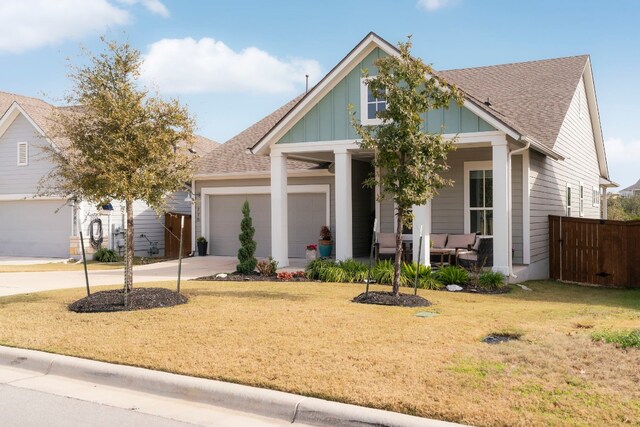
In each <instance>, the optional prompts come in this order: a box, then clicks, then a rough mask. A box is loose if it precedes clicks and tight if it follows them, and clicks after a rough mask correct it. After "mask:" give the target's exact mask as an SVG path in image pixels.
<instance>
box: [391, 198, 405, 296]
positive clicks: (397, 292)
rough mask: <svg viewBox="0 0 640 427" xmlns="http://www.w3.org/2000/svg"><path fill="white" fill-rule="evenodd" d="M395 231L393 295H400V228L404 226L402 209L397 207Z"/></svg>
mask: <svg viewBox="0 0 640 427" xmlns="http://www.w3.org/2000/svg"><path fill="white" fill-rule="evenodd" d="M396 218H397V227H398V228H397V231H396V259H395V263H394V265H393V267H394V272H393V295H395V296H398V295H400V268H401V266H402V228H403V227H404V209H401V208H398V214H397V216H396Z"/></svg>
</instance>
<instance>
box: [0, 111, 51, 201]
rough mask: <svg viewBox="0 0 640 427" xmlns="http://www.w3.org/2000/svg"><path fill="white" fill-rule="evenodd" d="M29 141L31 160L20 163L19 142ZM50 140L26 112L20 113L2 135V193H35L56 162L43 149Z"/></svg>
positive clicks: (0, 141)
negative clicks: (37, 128)
mask: <svg viewBox="0 0 640 427" xmlns="http://www.w3.org/2000/svg"><path fill="white" fill-rule="evenodd" d="M19 142H27V143H28V145H29V148H28V154H29V164H28V165H26V166H18V165H17V163H18V161H17V160H18V158H17V153H18V143H19ZM48 145H49V142H48V141H47V140H46V139H44V138H42V137H41V136H40V135H39V134H38V133H37V131H36V129H35V128H34V127H33V126H32V125H31V123H29V121H28V120H27V119H26V118H25V117H24V116H23V115H22V114H20V115H18V116H17V117H16V119H15V120H14V121H13V123H12V124H11V125H10V126H9V128H8V129H7V130H6V132H5V133H4V134H3V135H2V136H1V137H0V194H35V193H36V192H37V191H38V183H39V181H40V178H41V177H42V176H44V175H45V174H47V173H48V172H49V171H50V170H51V169H52V167H53V166H52V163H51V161H50V160H49V159H48V158H47V155H46V153H44V152H43V151H42V147H43V146H48Z"/></svg>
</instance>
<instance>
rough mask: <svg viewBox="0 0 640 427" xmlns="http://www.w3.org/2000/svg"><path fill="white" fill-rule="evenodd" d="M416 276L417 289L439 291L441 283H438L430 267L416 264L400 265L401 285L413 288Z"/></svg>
mask: <svg viewBox="0 0 640 427" xmlns="http://www.w3.org/2000/svg"><path fill="white" fill-rule="evenodd" d="M416 274H417V276H418V288H420V289H440V288H442V283H440V282H439V281H438V278H437V276H436V274H435V273H434V272H433V271H432V270H431V267H430V266H427V265H423V264H420V266H418V263H415V262H414V263H411V264H407V263H406V262H405V263H403V264H402V276H403V277H404V280H403V284H404V285H406V286H409V287H412V286H414V284H415V282H416Z"/></svg>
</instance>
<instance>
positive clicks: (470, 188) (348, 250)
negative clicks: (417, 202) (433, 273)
mask: <svg viewBox="0 0 640 427" xmlns="http://www.w3.org/2000/svg"><path fill="white" fill-rule="evenodd" d="M445 137H450V138H453V137H454V135H445ZM456 148H457V150H456V151H454V152H452V153H450V155H449V161H448V163H449V165H450V169H449V170H448V171H447V172H446V173H445V174H444V175H445V176H446V177H447V178H449V179H451V180H452V181H453V182H454V183H453V186H451V187H446V188H443V189H442V190H441V191H440V194H438V196H436V197H435V198H434V199H433V200H431V201H430V202H429V203H427V204H425V205H422V206H414V207H413V213H414V223H413V228H412V229H411V230H406V231H405V233H407V234H406V236H405V239H407V240H411V241H412V242H413V246H414V247H416V248H417V247H418V241H419V233H420V229H422V232H423V236H424V239H425V240H424V242H429V240H430V239H429V235H430V234H431V233H434V234H463V233H479V234H480V235H483V236H491V237H492V238H493V242H494V243H493V269H494V270H495V271H499V272H501V273H503V274H505V275H508V274H513V265H514V264H521V265H522V264H524V265H527V264H529V250H530V244H529V206H528V200H529V153H528V150H527V149H524V148H523V144H522V143H518V142H516V141H514V140H511V139H510V138H509V137H508V136H506V135H505V134H504V133H502V132H498V131H491V132H477V133H467V134H461V135H459V137H458V139H457V142H456ZM270 157H271V183H270V185H271V219H272V221H271V236H272V240H271V245H272V246H271V253H272V255H273V257H274V258H275V259H276V260H277V261H278V263H279V265H280V266H287V265H289V253H288V246H289V245H288V242H289V236H288V230H289V218H288V215H287V212H288V198H287V183H288V176H287V169H286V159H287V158H291V159H300V160H312V161H315V162H318V163H325V164H328V165H329V170H330V171H331V172H333V174H334V185H332V188H331V193H332V194H331V200H332V203H331V224H330V227H331V229H332V231H333V232H334V245H335V248H334V251H335V257H336V259H339V260H343V259H347V258H354V257H358V256H363V255H366V251H367V249H368V244H366V242H370V239H371V233H372V232H373V223H374V219H375V224H376V225H375V227H376V228H375V232H376V233H381V232H382V233H393V232H395V228H396V221H395V209H394V204H393V201H392V200H390V199H385V200H384V201H382V202H380V201H379V200H378V197H377V196H378V194H379V189H375V190H373V189H368V188H363V187H362V181H363V179H364V178H366V175H367V174H366V173H364V171H370V170H371V166H370V163H371V159H372V157H373V154H372V153H367V152H363V151H362V150H360V149H359V147H358V145H357V143H356V142H355V141H352V140H349V141H323V142H305V143H286V144H285V143H283V144H273V145H272V146H271V150H270ZM367 165H368V168H367ZM363 242H365V244H364V253H363ZM417 252H418V251H416V250H414V251H413V259H414V260H415V261H420V262H421V263H427V262H429V259H430V251H429V244H424V243H423V251H422V254H421V256H420V260H418V253H417Z"/></svg>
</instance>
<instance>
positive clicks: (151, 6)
mask: <svg viewBox="0 0 640 427" xmlns="http://www.w3.org/2000/svg"><path fill="white" fill-rule="evenodd" d="M118 1H119V2H120V3H123V4H127V5H129V6H131V5H134V4H138V3H139V4H141V5H142V6H144V7H145V8H146V9H147V10H148V11H149V12H151V13H155V14H156V15H160V16H162V17H164V18H168V17H169V9H167V7H166V6H165V5H164V4H162V2H161V1H160V0H118Z"/></svg>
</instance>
